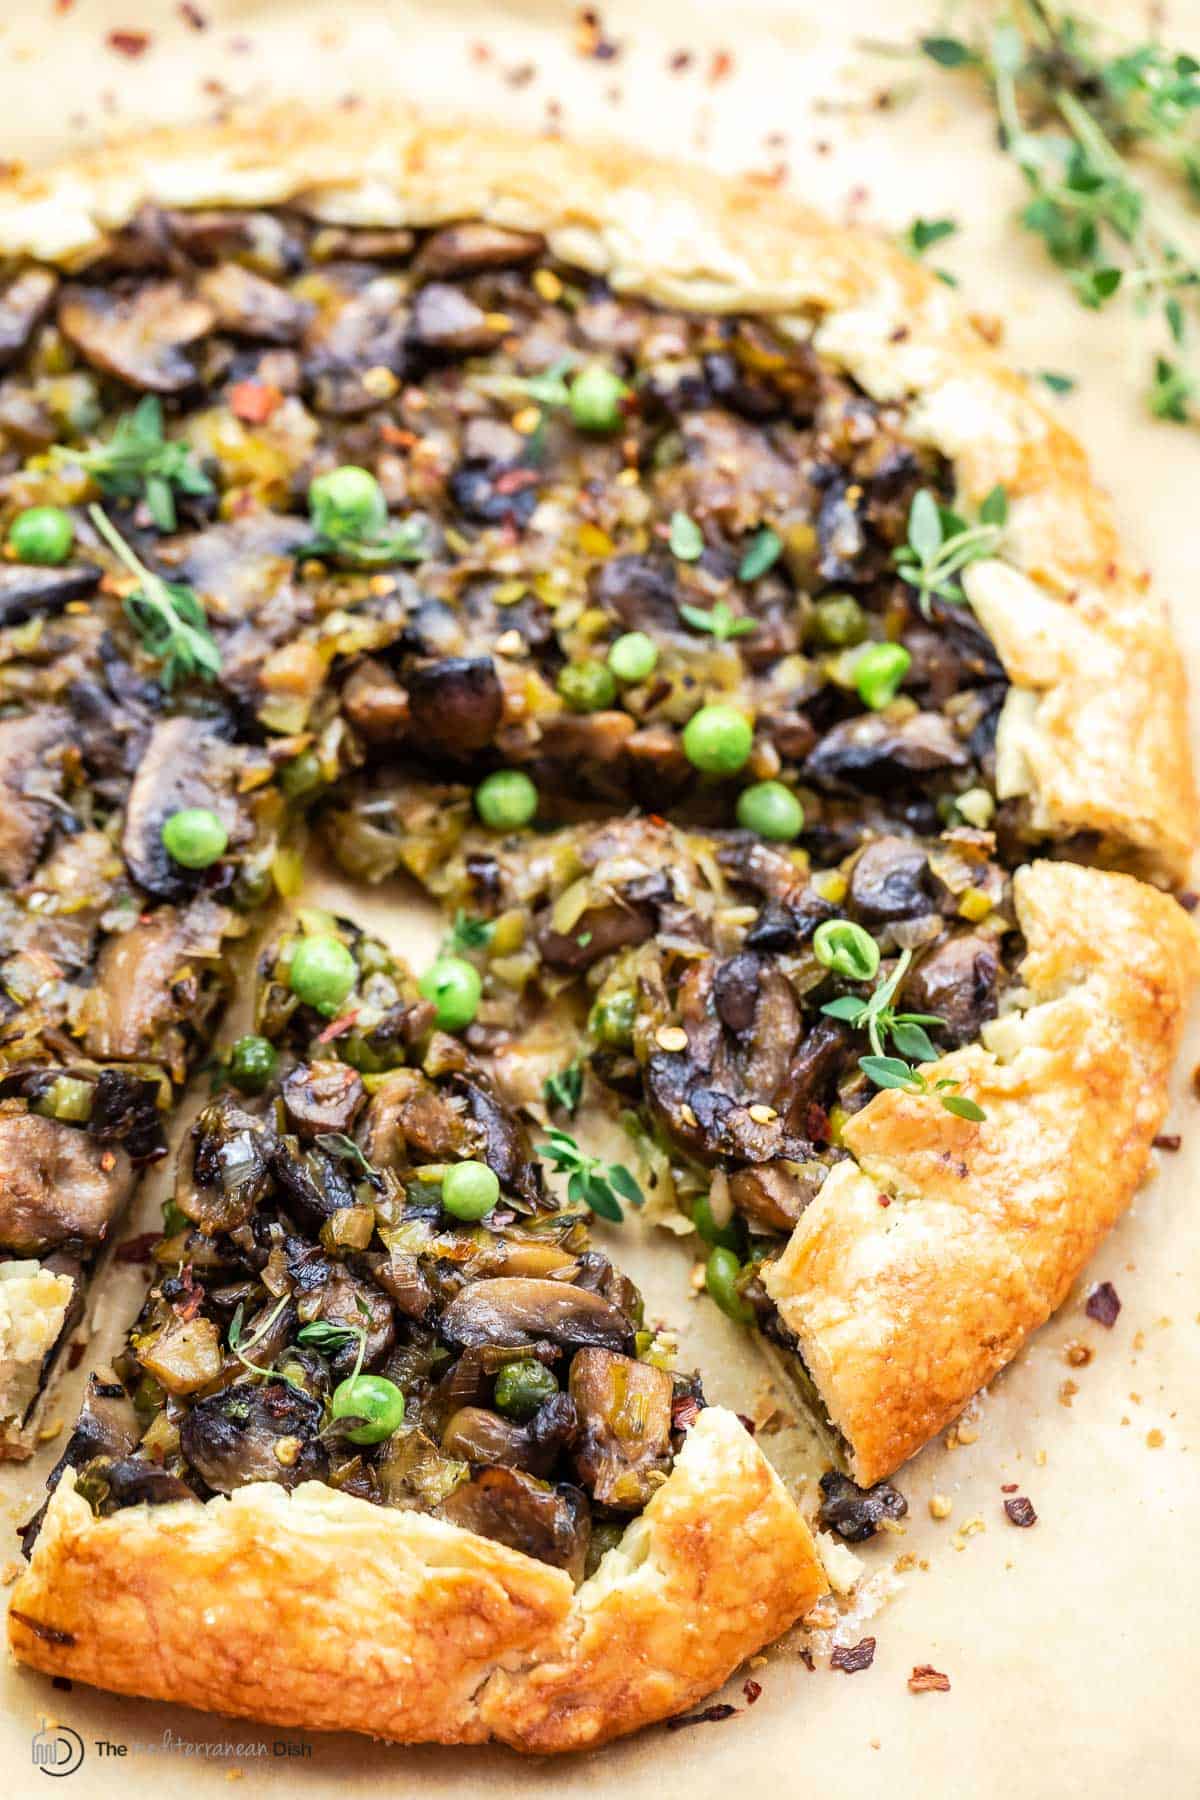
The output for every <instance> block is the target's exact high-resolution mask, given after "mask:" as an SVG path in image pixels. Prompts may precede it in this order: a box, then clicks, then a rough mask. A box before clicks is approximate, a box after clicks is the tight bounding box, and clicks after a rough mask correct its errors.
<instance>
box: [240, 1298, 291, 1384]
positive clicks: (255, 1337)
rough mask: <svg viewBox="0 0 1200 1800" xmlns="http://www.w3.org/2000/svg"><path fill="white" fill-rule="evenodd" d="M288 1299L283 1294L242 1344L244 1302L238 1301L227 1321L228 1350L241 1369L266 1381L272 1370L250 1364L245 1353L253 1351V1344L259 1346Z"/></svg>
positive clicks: (270, 1376) (254, 1363)
mask: <svg viewBox="0 0 1200 1800" xmlns="http://www.w3.org/2000/svg"><path fill="white" fill-rule="evenodd" d="M289 1298H290V1296H289V1295H288V1294H285V1295H284V1296H283V1298H282V1299H281V1300H278V1301H276V1303H275V1305H274V1306H273V1307H272V1308H271V1310H270V1312H269V1313H268V1314H267V1316H266V1318H265V1319H264V1320H263V1322H262V1324H261V1325H259V1326H258V1327H257V1329H256V1330H255V1331H253V1332H251V1334H250V1336H249V1337H248V1338H247V1339H246V1340H245V1342H244V1343H243V1342H242V1323H243V1321H244V1319H245V1316H246V1308H245V1304H244V1302H242V1301H240V1300H239V1302H238V1305H237V1310H236V1312H235V1313H234V1315H233V1317H232V1319H231V1320H230V1321H229V1348H230V1349H231V1350H232V1351H233V1354H234V1355H235V1356H236V1357H237V1359H238V1361H239V1362H240V1363H241V1365H242V1367H243V1368H246V1369H249V1370H250V1372H251V1374H253V1375H265V1376H266V1378H267V1380H268V1381H269V1380H271V1378H272V1377H273V1376H274V1374H275V1371H274V1369H264V1368H263V1366H262V1364H261V1363H256V1362H251V1360H250V1358H249V1357H248V1356H247V1355H246V1352H247V1350H253V1348H254V1346H255V1344H260V1343H261V1342H262V1340H263V1338H264V1337H265V1336H266V1335H267V1333H268V1331H270V1329H271V1327H272V1325H273V1324H274V1323H275V1321H276V1319H277V1318H278V1317H279V1315H280V1313H281V1312H282V1311H283V1309H284V1307H285V1306H286V1305H287V1303H288V1300H289Z"/></svg>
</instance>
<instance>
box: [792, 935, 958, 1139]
mask: <svg viewBox="0 0 1200 1800" xmlns="http://www.w3.org/2000/svg"><path fill="white" fill-rule="evenodd" d="M911 966H912V951H911V950H902V951H901V953H900V955H899V956H898V957H897V959H896V966H895V968H894V969H893V970H892V972H891V974H890V975H889V976H888V978H887V980H886V981H881V982H880V984H879V986H878V987H877V988H875V989H874V991H873V992H872V993H870V994H869V995H868V996H867V998H866V999H865V1000H863V999H860V998H859V996H858V995H856V994H841V995H839V997H838V998H837V999H836V1000H828V1001H826V1003H825V1005H824V1006H823V1007H822V1008H821V1011H822V1012H823V1013H825V1014H826V1016H827V1017H828V1018H831V1019H842V1020H844V1021H845V1023H846V1024H847V1025H851V1026H853V1028H854V1029H855V1030H856V1031H865V1032H866V1034H867V1041H868V1042H869V1044H870V1046H871V1050H872V1054H871V1055H870V1056H860V1057H859V1059H858V1066H859V1068H860V1069H861V1070H862V1072H863V1074H864V1075H866V1076H867V1077H868V1079H869V1080H871V1081H873V1082H874V1083H875V1086H876V1087H881V1088H903V1089H904V1090H905V1091H906V1092H907V1093H910V1094H925V1093H933V1094H935V1095H936V1096H937V1099H938V1100H939V1101H940V1103H941V1105H942V1106H944V1107H945V1109H946V1111H947V1112H951V1113H955V1114H957V1116H958V1117H959V1118H960V1119H974V1120H976V1121H978V1120H981V1119H984V1118H986V1117H987V1114H986V1113H985V1112H984V1110H983V1108H982V1107H981V1106H979V1105H978V1104H977V1103H976V1102H975V1101H974V1100H971V1099H969V1098H968V1096H967V1095H966V1094H959V1093H956V1092H955V1090H956V1089H957V1088H959V1087H961V1085H962V1083H961V1082H959V1081H956V1080H955V1079H954V1078H953V1077H952V1076H948V1075H944V1076H942V1077H940V1079H939V1080H937V1081H934V1082H932V1083H931V1082H930V1081H928V1080H927V1079H926V1077H925V1076H924V1075H922V1074H921V1073H920V1071H919V1070H918V1069H914V1068H913V1066H912V1063H913V1060H916V1061H918V1062H936V1061H937V1060H938V1057H939V1056H940V1055H941V1052H940V1050H939V1049H938V1047H937V1045H936V1044H935V1043H934V1042H933V1040H932V1038H931V1037H930V1036H929V1033H928V1032H927V1031H926V1030H925V1027H926V1026H927V1025H943V1024H945V1020H944V1019H942V1018H941V1017H940V1016H939V1015H938V1014H937V1013H906V1012H896V1011H895V1010H894V1008H893V1006H892V1001H893V999H894V998H895V996H896V993H897V991H898V990H899V988H900V985H901V983H902V982H903V980H904V977H905V976H906V975H907V974H908V971H909V969H910V967H911ZM889 1039H890V1041H891V1047H892V1049H893V1050H895V1051H898V1052H899V1055H889V1054H888V1041H889Z"/></svg>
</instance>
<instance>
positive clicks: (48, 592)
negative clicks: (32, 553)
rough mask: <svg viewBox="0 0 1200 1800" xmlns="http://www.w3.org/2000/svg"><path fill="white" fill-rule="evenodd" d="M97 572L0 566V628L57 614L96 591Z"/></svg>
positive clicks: (96, 570) (28, 565) (75, 568)
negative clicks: (71, 603)
mask: <svg viewBox="0 0 1200 1800" xmlns="http://www.w3.org/2000/svg"><path fill="white" fill-rule="evenodd" d="M99 582H100V571H99V569H94V568H80V567H67V568H62V569H42V568H36V567H34V565H33V564H32V563H0V626H4V625H19V624H21V623H22V621H23V620H25V619H34V618H44V617H48V616H49V615H50V614H52V613H60V612H62V610H63V608H64V607H65V606H67V605H69V604H70V602H71V601H72V600H86V599H87V597H88V595H89V594H93V593H95V591H96V588H97V586H98V585H99Z"/></svg>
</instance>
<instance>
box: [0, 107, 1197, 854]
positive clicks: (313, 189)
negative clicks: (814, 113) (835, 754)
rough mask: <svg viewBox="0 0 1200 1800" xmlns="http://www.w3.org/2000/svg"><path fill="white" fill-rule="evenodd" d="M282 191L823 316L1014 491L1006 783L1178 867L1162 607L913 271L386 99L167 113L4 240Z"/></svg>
mask: <svg viewBox="0 0 1200 1800" xmlns="http://www.w3.org/2000/svg"><path fill="white" fill-rule="evenodd" d="M284 200H295V201H298V202H300V203H302V204H303V205H304V206H305V207H306V209H307V210H309V211H312V212H315V213H318V214H319V215H320V216H322V217H328V218H331V219H336V220H340V221H343V222H347V223H363V224H398V225H429V224H434V223H437V222H439V221H442V220H446V219H451V218H461V217H465V216H470V215H482V216H485V217H488V218H491V219H494V220H496V221H498V222H501V223H508V224H511V225H514V226H518V227H523V228H527V229H531V230H538V231H542V232H544V233H545V234H546V235H547V237H548V238H549V240H550V243H551V247H552V248H553V249H554V250H555V251H556V252H557V253H559V254H560V255H562V256H563V257H565V258H567V259H569V260H573V261H576V262H578V263H581V264H582V265H584V266H585V267H588V268H591V269H593V270H595V271H597V272H599V273H604V274H606V275H607V276H608V277H609V279H610V280H611V281H612V282H613V284H614V285H615V286H617V287H619V288H623V289H627V290H633V291H639V292H643V293H646V294H648V295H649V296H650V297H652V298H655V299H658V300H661V301H663V302H665V303H668V304H677V305H686V306H695V307H700V308H709V309H713V310H727V309H733V308H745V309H749V310H753V311H759V312H764V313H766V312H769V313H773V314H775V315H777V316H778V317H779V319H780V322H781V323H782V324H783V326H784V327H785V328H786V329H790V330H793V331H795V332H797V333H799V334H803V335H805V336H807V335H809V334H810V333H812V332H813V331H814V327H815V340H816V343H817V346H818V348H819V349H820V350H821V351H822V352H823V353H824V354H826V355H828V356H829V357H830V358H831V359H832V360H833V361H835V362H838V363H840V364H842V365H843V366H844V367H845V368H846V369H847V370H848V371H849V372H850V373H851V374H853V375H854V376H855V378H856V379H857V380H858V381H860V382H861V383H862V385H863V386H864V387H865V388H866V389H867V391H868V392H870V393H871V394H873V395H874V396H875V397H876V398H878V399H881V400H890V401H894V402H896V403H897V404H900V405H902V406H903V407H904V408H905V410H906V412H907V423H908V429H909V430H910V431H911V432H912V433H913V435H914V436H916V437H918V438H920V439H922V440H923V441H926V442H928V443H930V444H932V445H935V446H936V447H937V448H938V449H939V450H940V451H941V452H942V453H943V454H944V455H946V456H947V457H948V458H949V459H950V461H951V462H952V464H953V466H954V469H955V474H956V479H957V483H958V488H959V493H960V496H961V497H962V499H963V501H964V502H965V503H966V504H967V505H972V504H977V503H978V502H979V500H980V499H981V498H982V497H983V495H984V494H986V493H987V492H988V490H989V489H990V488H992V487H993V486H995V485H996V484H997V483H998V482H999V483H1003V484H1004V486H1005V488H1006V489H1007V491H1008V495H1009V511H1010V524H1009V529H1008V531H1007V534H1006V539H1005V545H1004V560H1003V562H998V561H997V562H991V563H984V564H980V565H977V566H976V567H975V568H974V569H973V570H972V571H970V572H969V574H968V578H967V587H968V592H969V595H970V598H971V601H972V604H973V605H974V606H975V607H976V609H977V610H978V611H979V613H980V616H981V617H982V619H983V622H984V624H985V625H986V626H987V628H988V630H989V631H990V632H991V634H992V636H993V639H994V640H995V642H996V645H997V648H998V650H999V653H1000V655H1001V658H1002V660H1003V661H1004V664H1005V667H1006V669H1007V671H1008V673H1009V676H1010V678H1011V680H1012V682H1013V684H1014V686H1013V690H1012V692H1011V693H1010V696H1009V700H1008V702H1007V704H1006V706H1005V709H1004V714H1003V716H1002V719H1001V724H1000V732H999V742H998V751H999V757H998V761H999V783H1000V789H1001V797H1002V798H1003V797H1008V796H1015V795H1027V796H1028V797H1029V801H1030V808H1031V813H1032V817H1033V822H1034V824H1035V826H1036V827H1037V828H1038V829H1042V830H1045V831H1048V832H1051V833H1054V832H1057V833H1064V832H1071V831H1075V830H1080V829H1086V830H1094V831H1097V832H1100V833H1102V834H1106V835H1108V836H1111V837H1112V838H1114V839H1116V840H1118V841H1120V842H1121V843H1123V844H1125V845H1127V846H1129V847H1131V848H1132V849H1133V850H1134V851H1135V852H1136V853H1138V854H1139V855H1140V857H1141V859H1142V861H1143V863H1144V864H1145V865H1146V866H1147V867H1149V868H1150V869H1151V870H1152V871H1153V872H1156V873H1162V874H1165V875H1167V876H1169V877H1171V878H1172V879H1175V880H1183V879H1184V878H1185V877H1186V872H1187V866H1188V863H1189V860H1190V856H1191V851H1192V846H1193V841H1194V836H1195V817H1196V806H1195V792H1194V787H1193V779H1192V771H1191V767H1190V760H1189V754H1188V747H1187V720H1186V696H1185V689H1184V679H1183V674H1182V668H1181V664H1180V659H1179V656H1178V652H1177V650H1176V647H1175V644H1174V642H1173V640H1172V638H1171V635H1170V632H1169V630H1168V627H1167V623H1166V619H1165V616H1164V613H1163V610H1162V608H1161V606H1160V605H1159V604H1158V602H1157V601H1156V600H1155V599H1154V598H1153V596H1152V595H1151V594H1150V593H1149V591H1148V588H1147V583H1146V581H1145V578H1144V577H1143V576H1142V575H1141V574H1140V573H1139V572H1138V571H1137V570H1136V569H1134V567H1133V566H1132V565H1131V564H1130V562H1129V561H1128V560H1127V559H1126V557H1125V556H1124V554H1123V552H1122V549H1121V546H1120V544H1119V542H1118V540H1117V535H1116V532H1115V529H1114V525H1113V520H1112V516H1111V512H1110V509H1109V506H1108V503H1107V501H1106V500H1105V498H1104V497H1103V496H1102V495H1101V494H1100V492H1099V491H1098V490H1097V488H1096V487H1095V485H1094V483H1093V481H1092V479H1091V476H1090V474H1089V471H1088V466H1087V460H1086V457H1085V456H1084V453H1083V451H1082V449H1081V448H1080V446H1079V444H1078V443H1077V442H1076V441H1075V440H1074V439H1073V438H1072V437H1071V436H1070V434H1069V433H1067V432H1066V431H1065V430H1063V428H1062V426H1061V425H1060V424H1059V423H1058V421H1057V420H1056V419H1055V417H1054V415H1053V413H1052V412H1051V411H1050V410H1049V408H1048V407H1047V406H1046V405H1045V404H1044V403H1043V402H1042V401H1041V400H1040V399H1039V398H1038V397H1037V396H1036V395H1035V394H1034V393H1033V392H1032V391H1031V389H1030V388H1029V387H1028V386H1027V385H1026V384H1025V383H1024V382H1023V381H1022V380H1020V379H1019V378H1018V377H1017V376H1016V375H1014V374H1012V373H1011V372H1010V371H1009V370H1007V369H1006V368H1005V367H1004V365H1003V363H1002V362H1001V361H1000V359H999V358H998V357H997V356H996V355H995V354H994V353H993V352H992V351H991V350H990V349H989V347H988V346H987V345H986V344H985V343H984V342H983V340H982V338H981V336H980V335H979V333H978V332H977V331H976V330H975V328H974V327H973V326H972V325H971V324H970V322H969V321H968V319H967V317H966V315H965V314H964V312H963V311H962V310H961V308H960V307H959V305H958V304H957V302H956V301H955V299H954V297H953V296H952V295H951V294H949V293H948V291H947V290H946V288H945V286H944V285H943V284H941V283H939V282H937V281H936V280H934V279H933V278H932V277H931V276H930V275H929V274H928V273H927V272H926V271H924V270H923V269H921V268H919V267H917V266H916V265H915V264H914V263H913V262H912V261H910V260H909V259H908V258H906V257H904V256H903V255H901V254H900V253H899V252H898V251H897V250H896V249H895V248H894V247H892V246H891V245H889V244H887V243H886V242H884V241H882V240H881V239H876V238H874V237H871V236H868V235H867V234H865V233H862V232H856V231H852V230H848V229H846V228H844V227H839V226H835V225H833V224H831V223H829V222H828V221H826V220H824V219H822V218H821V217H819V216H818V215H817V214H815V213H813V212H811V211H810V210H808V209H807V208H805V207H804V206H802V205H800V204H799V203H797V202H796V201H794V200H791V199H790V198H788V197H786V196H784V195H781V194H779V193H777V192H775V191H772V190H768V189H765V188H763V187H762V186H757V185H755V184H753V183H750V182H745V181H743V182H738V181H731V180H723V179H721V178H719V177H717V176H715V175H713V174H712V173H711V172H708V171H702V170H698V169H689V168H686V167H680V166H675V165H672V164H669V163H663V162H655V161H654V160H653V159H648V158H645V157H643V156H641V155H640V154H638V153H636V152H635V151H632V150H623V149H618V148H614V147H603V148H600V147H583V146H575V145H569V144H565V143H562V142H560V141H556V140H547V139H531V138H528V137H524V136H521V135H515V134H511V133H508V132H505V131H503V130H500V129H497V128H489V127H487V126H483V125H479V124H477V123H469V124H468V123H443V124H435V123H432V122H430V121H427V120H422V119H421V118H419V117H417V116H416V115H414V114H413V113H412V112H411V111H410V110H408V109H401V108H390V109H389V108H386V107H380V106H361V107H358V108H355V109H352V110H348V111H340V112H312V113H306V112H305V111H304V110H303V109H299V108H296V107H294V106H290V107H287V108H277V109H275V110H272V111H270V112H266V113H259V114H255V115H252V116H248V117H238V116H234V117H232V118H231V119H229V120H227V121H224V122H222V123H220V124H215V125H207V126H187V127H182V128H170V129H167V130H163V131H159V132H156V133H153V134H150V135H148V136H145V137H141V138H138V139H133V140H130V141H129V142H127V143H124V144H117V145H115V146H113V147H110V148H108V149H104V150H100V151H96V152H91V153H85V154H82V155H79V156H76V157H74V158H72V159H70V160H68V161H66V162H64V163H60V164H58V165H55V166H54V167H52V168H50V169H48V170H46V171H44V172H40V173H33V174H27V175H24V176H21V177H18V178H16V179H13V180H10V181H8V182H4V183H0V256H3V255H9V256H20V255H35V256H40V257H42V258H45V259H47V260H51V261H59V262H62V263H64V264H65V265H67V266H71V265H79V264H81V263H83V262H86V259H87V257H88V256H89V254H94V253H95V252H96V250H97V249H98V248H99V246H100V244H101V243H102V241H103V235H104V233H105V232H106V231H107V230H111V229H115V228H117V227H119V226H120V225H122V224H124V223H125V222H127V221H128V219H129V218H131V217H132V215H133V214H134V213H135V212H136V210H137V208H138V207H139V206H140V205H142V204H144V203H146V202H155V203H158V204H163V205H172V206H197V205H218V204H222V203H228V204H243V205H269V204H272V203H275V202H280V201H284Z"/></svg>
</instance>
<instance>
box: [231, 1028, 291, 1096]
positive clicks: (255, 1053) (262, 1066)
mask: <svg viewBox="0 0 1200 1800" xmlns="http://www.w3.org/2000/svg"><path fill="white" fill-rule="evenodd" d="M278 1066H279V1057H278V1055H277V1053H276V1050H275V1046H274V1044H272V1043H271V1042H270V1040H269V1039H267V1038H265V1037H256V1036H250V1037H240V1038H239V1039H238V1040H237V1043H236V1044H235V1045H234V1046H233V1048H232V1050H231V1051H230V1052H229V1079H230V1081H232V1083H233V1085H234V1087H236V1088H240V1089H241V1090H242V1092H243V1094H261V1093H262V1091H263V1089H264V1088H265V1087H266V1085H267V1083H268V1082H269V1081H270V1079H271V1077H272V1075H274V1073H275V1071H276V1069H277V1068H278Z"/></svg>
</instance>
